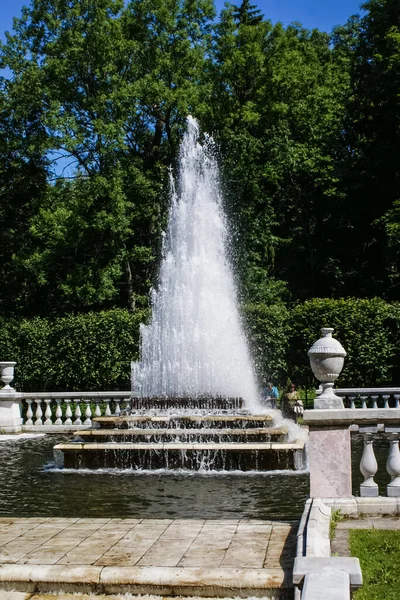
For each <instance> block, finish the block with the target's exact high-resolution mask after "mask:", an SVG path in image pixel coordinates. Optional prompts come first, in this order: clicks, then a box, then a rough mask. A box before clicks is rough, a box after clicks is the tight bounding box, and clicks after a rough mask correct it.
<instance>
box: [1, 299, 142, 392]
mask: <svg viewBox="0 0 400 600" xmlns="http://www.w3.org/2000/svg"><path fill="white" fill-rule="evenodd" d="M147 318H148V311H137V312H135V313H134V314H132V313H130V312H129V311H127V310H109V311H103V312H98V313H88V314H80V315H71V316H68V317H64V318H60V319H54V320H51V319H43V318H38V317H36V318H33V319H24V320H22V321H20V322H17V321H9V320H8V321H5V320H3V321H2V322H1V323H0V327H1V329H0V356H1V360H15V361H16V362H17V363H18V365H17V367H16V371H15V375H16V376H15V381H14V383H15V386H16V387H17V389H19V390H21V391H57V390H69V391H77V390H79V391H85V390H86V391H87V390H90V391H96V390H126V389H129V388H130V361H131V360H136V359H137V358H138V350H139V347H138V345H139V325H140V323H141V322H144V321H146V320H147Z"/></svg>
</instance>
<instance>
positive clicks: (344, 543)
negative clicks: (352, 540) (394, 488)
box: [331, 517, 400, 556]
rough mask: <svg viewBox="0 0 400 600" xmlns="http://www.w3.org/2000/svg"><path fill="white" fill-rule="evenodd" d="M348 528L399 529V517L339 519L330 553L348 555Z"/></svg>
mask: <svg viewBox="0 0 400 600" xmlns="http://www.w3.org/2000/svg"><path fill="white" fill-rule="evenodd" d="M350 529H385V530H400V519H393V518H391V517H366V518H364V519H348V520H345V521H339V522H338V523H337V526H336V532H335V537H334V538H333V540H332V543H331V547H332V554H338V555H339V556H350V548H349V531H350Z"/></svg>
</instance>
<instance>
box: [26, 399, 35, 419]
mask: <svg viewBox="0 0 400 600" xmlns="http://www.w3.org/2000/svg"><path fill="white" fill-rule="evenodd" d="M32 402H33V400H30V399H27V400H26V403H27V405H28V410H27V411H26V416H27V421H26V423H25V425H33V421H32V417H33V411H32Z"/></svg>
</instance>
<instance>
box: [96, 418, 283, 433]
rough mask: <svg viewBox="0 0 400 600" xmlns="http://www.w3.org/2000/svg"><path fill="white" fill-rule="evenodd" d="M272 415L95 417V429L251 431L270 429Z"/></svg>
mask: <svg viewBox="0 0 400 600" xmlns="http://www.w3.org/2000/svg"><path fill="white" fill-rule="evenodd" d="M272 424H273V418H272V417H271V416H270V415H128V416H126V415H123V416H119V417H115V416H110V417H95V418H94V419H93V427H95V428H96V427H97V428H101V429H110V427H113V428H115V429H125V430H126V429H136V428H144V429H162V428H165V429H195V428H205V429H243V430H245V429H246V430H247V429H251V428H263V427H269V426H271V425H272Z"/></svg>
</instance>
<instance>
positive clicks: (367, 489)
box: [360, 433, 379, 497]
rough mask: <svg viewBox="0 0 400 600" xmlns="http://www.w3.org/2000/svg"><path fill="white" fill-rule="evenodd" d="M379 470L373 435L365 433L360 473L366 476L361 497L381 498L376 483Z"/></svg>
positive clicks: (361, 489) (361, 487) (361, 486)
mask: <svg viewBox="0 0 400 600" xmlns="http://www.w3.org/2000/svg"><path fill="white" fill-rule="evenodd" d="M377 470H378V464H377V462H376V458H375V453H374V448H373V435H372V434H371V433H364V451H363V455H362V457H361V463H360V471H361V473H362V474H363V476H364V482H363V483H362V484H361V485H360V496H369V497H376V496H379V490H378V484H377V483H375V481H374V475H375V473H376V472H377Z"/></svg>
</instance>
